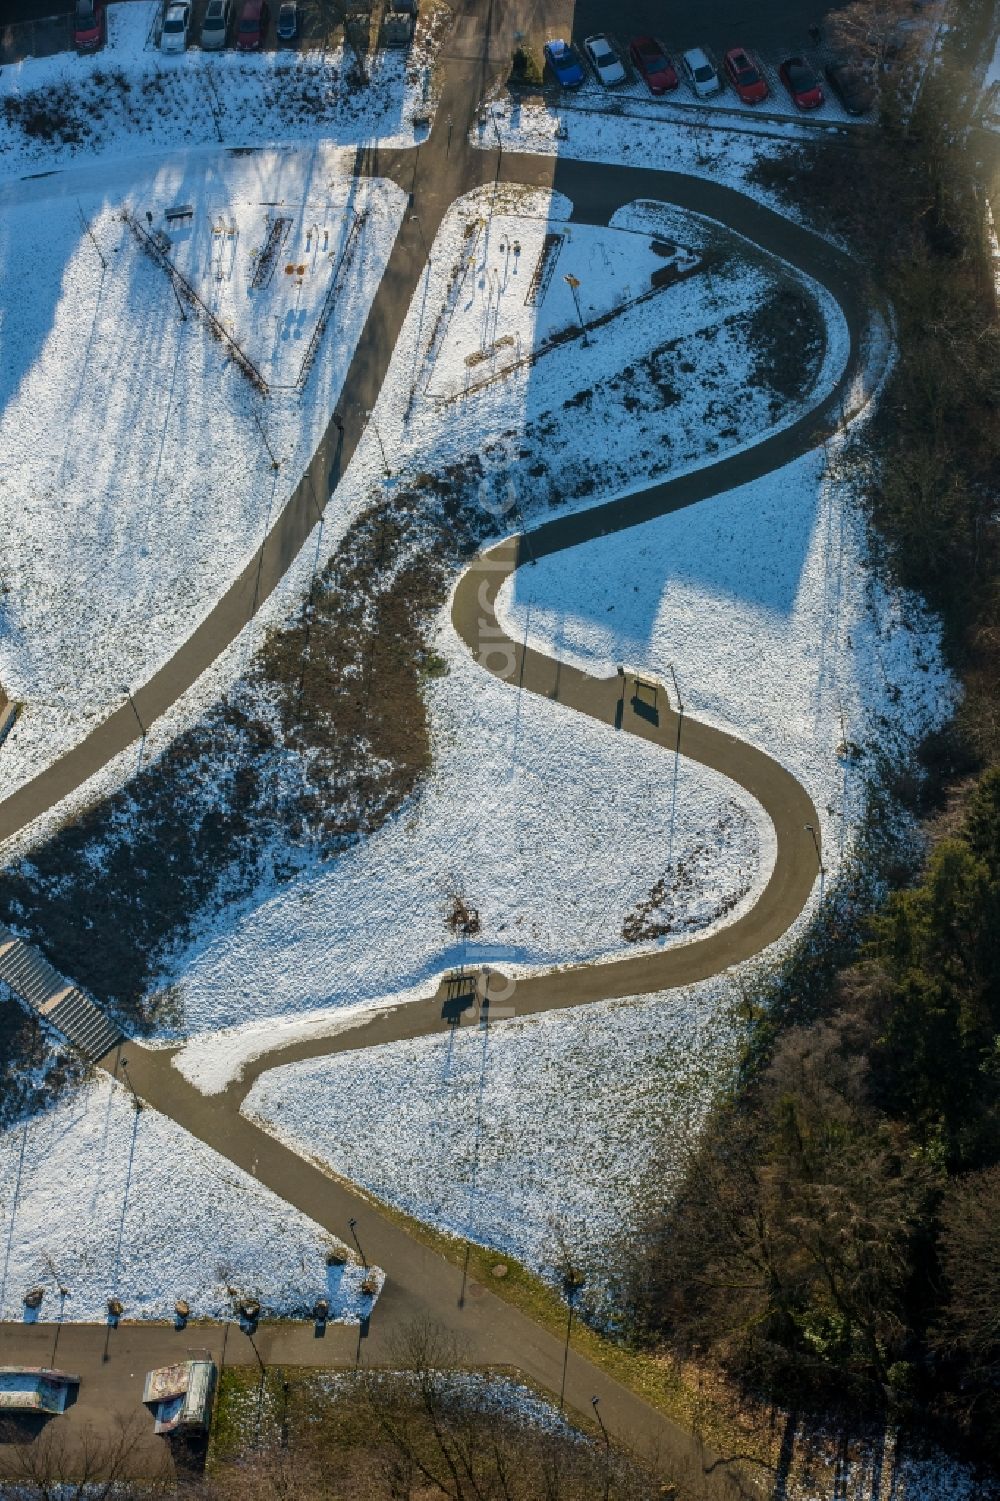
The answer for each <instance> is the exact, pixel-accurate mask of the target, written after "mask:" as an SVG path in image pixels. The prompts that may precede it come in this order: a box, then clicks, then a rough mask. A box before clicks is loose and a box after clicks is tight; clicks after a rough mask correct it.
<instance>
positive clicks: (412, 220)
mask: <svg viewBox="0 0 1000 1501" xmlns="http://www.w3.org/2000/svg"><path fill="white" fill-rule="evenodd" d="M410 223H411V224H415V225H416V226H417V229H418V231H419V233H420V238H421V239H422V240H423V242H424V254H425V255H426V257H427V259H428V261H429V260H430V258H431V250H430V246H429V245H428V243H427V236H426V235H425V234H424V226H423V225H422V224H421V222H420V215H419V214H411V215H410Z"/></svg>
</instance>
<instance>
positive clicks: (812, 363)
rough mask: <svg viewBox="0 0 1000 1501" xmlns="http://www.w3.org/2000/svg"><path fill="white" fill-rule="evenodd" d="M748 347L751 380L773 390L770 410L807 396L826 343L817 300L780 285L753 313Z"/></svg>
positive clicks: (816, 374)
mask: <svg viewBox="0 0 1000 1501" xmlns="http://www.w3.org/2000/svg"><path fill="white" fill-rule="evenodd" d="M747 344H748V347H749V349H750V352H751V356H752V365H751V369H750V376H749V378H750V381H751V383H752V384H754V385H758V386H766V387H768V388H769V389H770V391H771V392H772V393H773V394H772V402H771V404H772V407H775V408H777V407H780V405H781V404H782V403H784V402H786V401H794V400H796V399H799V398H801V397H803V396H805V395H806V393H807V392H808V391H810V390H811V389H812V386H813V385H814V384H815V381H816V377H817V376H818V375H819V370H820V365H821V363H822V360H823V351H824V348H825V344H826V335H825V329H824V324H823V315H822V313H821V312H820V309H819V306H818V304H817V303H816V301H815V299H814V298H813V297H810V296H809V294H808V293H807V292H806V291H804V290H803V289H802V288H801V287H799V286H796V285H785V286H780V287H777V288H776V289H775V290H774V291H773V293H772V294H771V296H770V297H768V298H767V299H766V300H765V301H764V302H762V303H761V305H760V306H759V307H758V308H757V309H756V310H755V311H754V313H753V314H752V316H751V318H750V320H749V324H748V327H747Z"/></svg>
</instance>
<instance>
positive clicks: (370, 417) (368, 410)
mask: <svg viewBox="0 0 1000 1501" xmlns="http://www.w3.org/2000/svg"><path fill="white" fill-rule="evenodd" d="M365 417H366V419H367V420H368V421H369V422H370V423H371V425H372V431H373V433H374V434H375V438H376V440H377V442H378V447H379V452H380V453H381V455H382V468H383V469H384V470H385V477H386V479H388V478H389V476H390V474H391V472H392V471H391V470H390V468H389V460H388V459H387V458H386V456H385V444H384V443H383V442H382V434H381V433H380V432H379V430H378V423H377V422H376V421H375V416H374V414H373V412H372V411H371V408H370V407H366V408H365Z"/></svg>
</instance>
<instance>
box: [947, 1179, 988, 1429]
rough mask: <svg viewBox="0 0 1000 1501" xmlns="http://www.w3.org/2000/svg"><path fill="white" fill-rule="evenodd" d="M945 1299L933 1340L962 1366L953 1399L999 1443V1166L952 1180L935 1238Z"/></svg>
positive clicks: (967, 1419)
mask: <svg viewBox="0 0 1000 1501" xmlns="http://www.w3.org/2000/svg"><path fill="white" fill-rule="evenodd" d="M939 1251H940V1257H941V1267H942V1270H943V1272H944V1276H945V1282H946V1295H945V1300H944V1304H943V1307H942V1309H941V1312H940V1315H939V1318H938V1321H937V1324H936V1326H935V1328H934V1330H933V1341H934V1344H935V1346H936V1348H937V1350H938V1351H939V1352H940V1353H941V1354H943V1355H944V1356H946V1357H955V1356H958V1357H959V1358H960V1360H961V1363H962V1367H963V1375H962V1380H961V1382H960V1385H959V1391H958V1394H957V1397H956V1399H955V1400H956V1403H957V1405H958V1406H959V1407H960V1410H961V1415H962V1418H963V1421H964V1423H965V1426H966V1427H967V1428H969V1429H970V1430H972V1429H975V1430H978V1435H979V1437H980V1438H982V1439H984V1440H991V1441H992V1442H993V1443H995V1442H996V1441H997V1439H998V1438H1000V1166H994V1167H990V1168H987V1169H986V1170H985V1171H984V1172H981V1173H971V1174H969V1176H968V1177H965V1178H959V1179H958V1180H957V1181H956V1182H954V1183H952V1184H951V1185H950V1186H949V1188H948V1191H947V1193H946V1194H945V1196H944V1200H943V1202H942V1205H941V1234H940V1241H939Z"/></svg>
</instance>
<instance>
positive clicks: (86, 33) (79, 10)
mask: <svg viewBox="0 0 1000 1501" xmlns="http://www.w3.org/2000/svg"><path fill="white" fill-rule="evenodd" d="M103 40H104V0H76V8H75V10H74V12H73V46H74V47H76V48H77V49H78V50H79V51H80V52H93V51H94V49H95V47H99V46H100V45H101V43H102V41H103Z"/></svg>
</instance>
